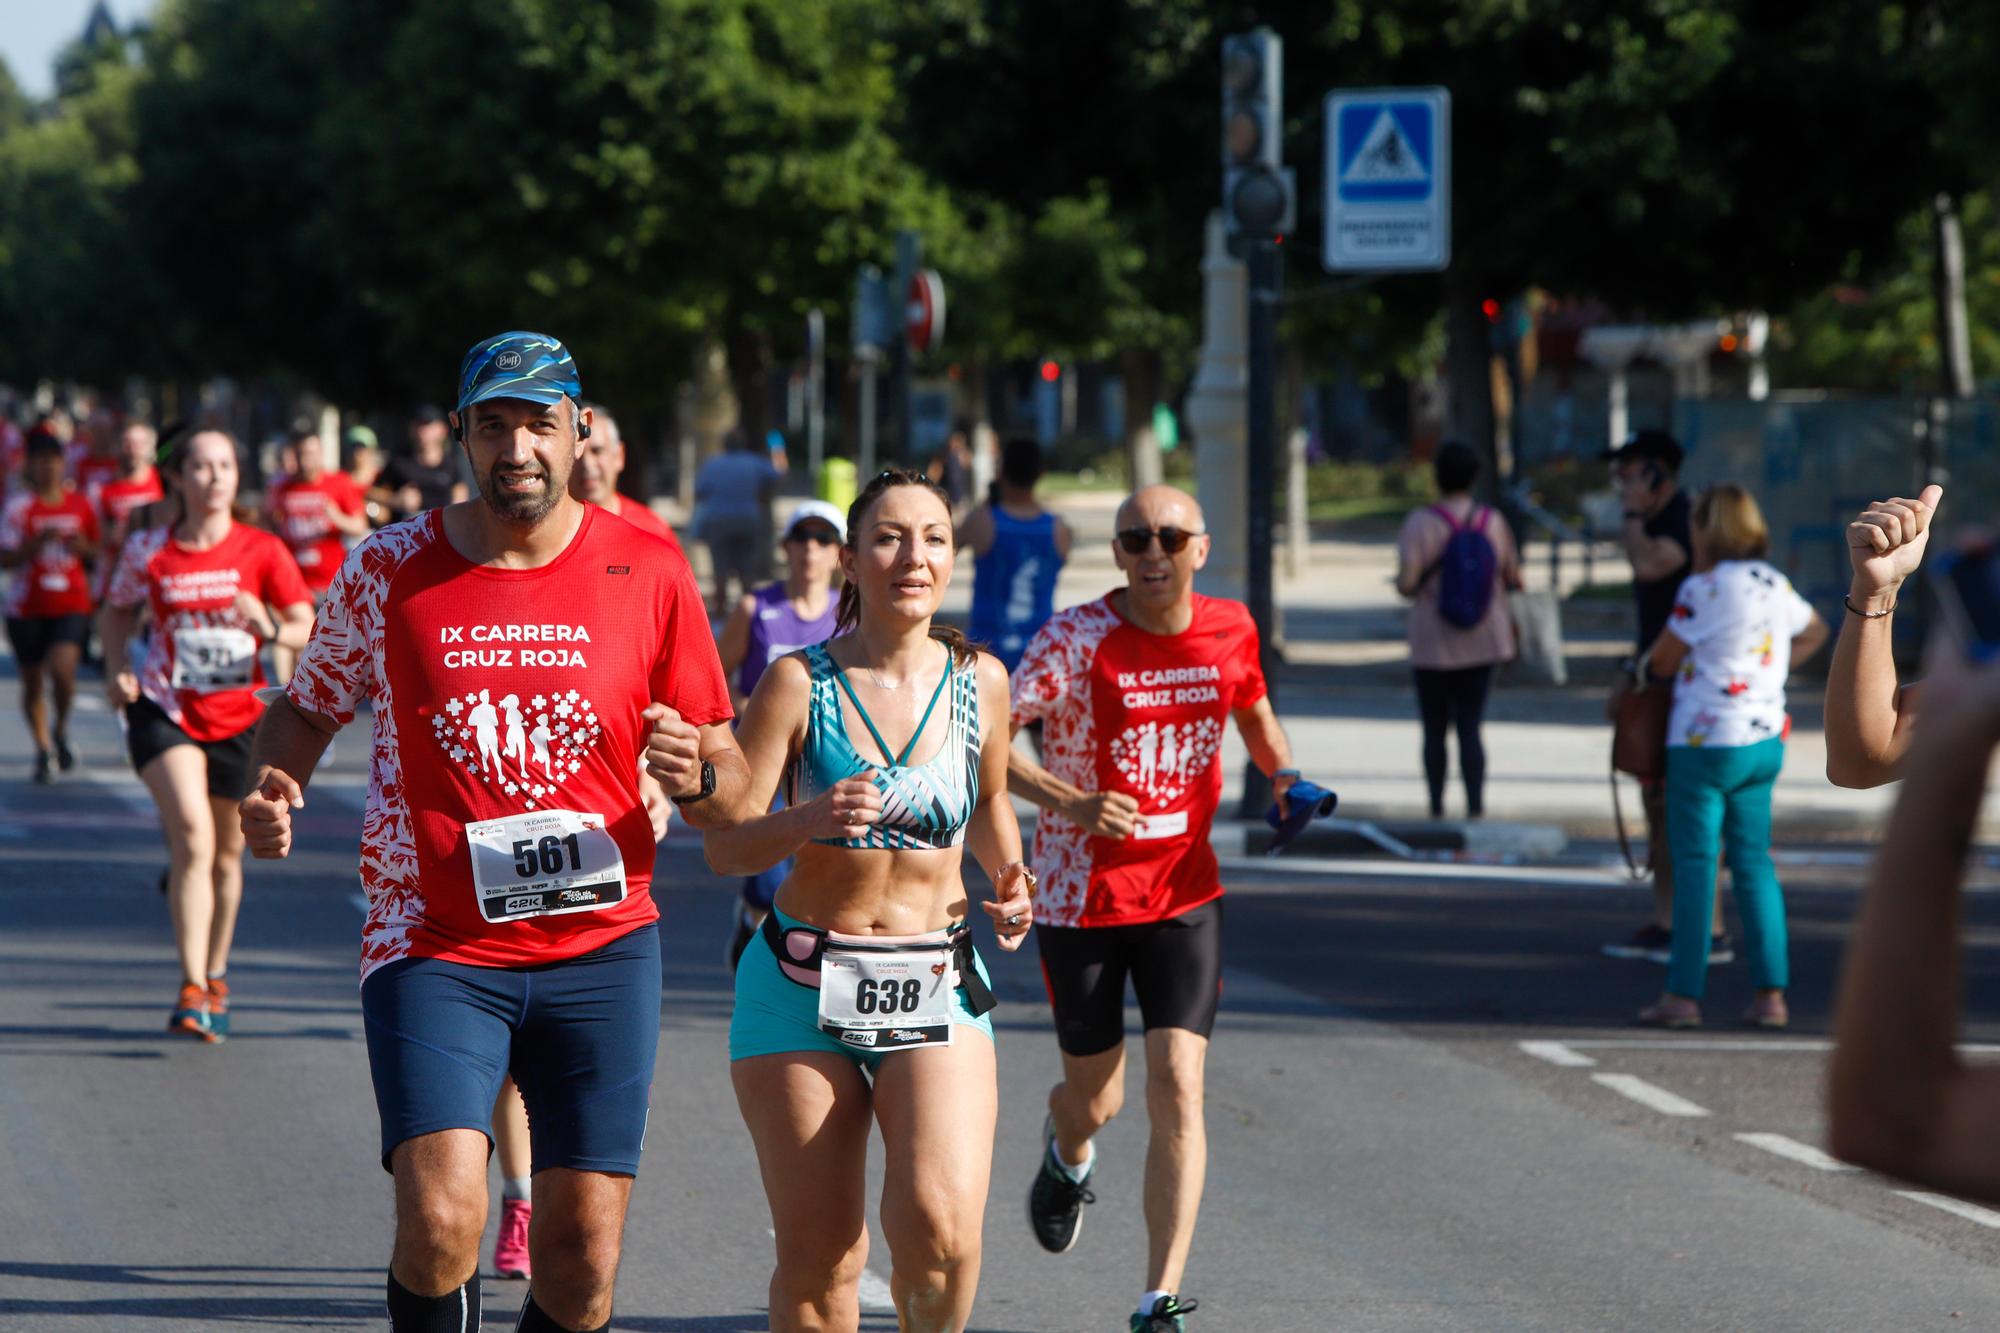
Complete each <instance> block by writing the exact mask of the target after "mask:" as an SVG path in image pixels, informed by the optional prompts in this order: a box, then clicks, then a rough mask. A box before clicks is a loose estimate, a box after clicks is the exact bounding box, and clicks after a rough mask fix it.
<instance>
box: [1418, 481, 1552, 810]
mask: <svg viewBox="0 0 2000 1333" xmlns="http://www.w3.org/2000/svg"><path fill="white" fill-rule="evenodd" d="M1479 466H1480V462H1479V455H1478V454H1476V453H1474V452H1473V451H1472V450H1471V449H1470V448H1468V447H1467V446H1465V445H1463V444H1459V443H1456V442H1452V443H1447V444H1444V445H1442V446H1440V447H1439V449H1438V452H1437V458H1436V459H1435V461H1434V462H1433V463H1432V470H1433V472H1434V473H1435V475H1436V477H1437V487H1438V502H1437V503H1436V504H1434V505H1426V506H1425V507H1424V508H1422V509H1418V510H1415V511H1413V512H1412V513H1411V514H1410V516H1409V517H1408V518H1406V519H1404V520H1403V531H1402V534H1401V535H1400V536H1399V537H1398V538H1397V540H1396V591H1397V592H1399V593H1401V594H1402V595H1403V596H1405V597H1407V598H1409V599H1410V613H1409V618H1408V621H1407V630H1408V633H1409V640H1410V666H1411V667H1412V668H1413V670H1414V673H1415V675H1416V683H1417V711H1418V713H1419V715H1420V716H1421V717H1422V718H1423V724H1424V778H1425V780H1426V781H1427V782H1428V783H1429V785H1430V800H1431V818H1433V819H1438V818H1442V817H1443V815H1444V787H1445V777H1446V773H1447V769H1446V762H1445V733H1446V731H1447V730H1449V729H1452V728H1454V727H1455V728H1456V730H1457V732H1458V768H1459V774H1460V776H1461V777H1462V778H1463V779H1464V781H1465V810H1466V814H1467V815H1468V816H1469V817H1471V818H1474V819H1477V818H1478V817H1479V816H1480V815H1482V814H1484V813H1485V808H1486V802H1485V786H1486V747H1485V744H1484V743H1483V742H1482V741H1481V739H1480V735H1479V725H1480V722H1481V720H1482V719H1483V717H1484V716H1485V712H1486V695H1487V691H1488V690H1489V689H1490V688H1491V687H1492V684H1493V668H1494V667H1495V666H1497V665H1499V664H1500V663H1502V662H1507V661H1511V660H1512V659H1513V657H1514V623H1513V621H1512V620H1511V619H1510V618H1509V617H1508V614H1507V599H1506V598H1505V597H1504V596H1502V595H1501V594H1502V593H1503V592H1504V590H1506V589H1508V588H1518V587H1520V586H1521V573H1520V562H1519V557H1518V555H1517V553H1516V550H1515V546H1514V534H1513V533H1512V532H1511V531H1510V530H1509V529H1508V527H1507V520H1506V519H1505V518H1503V517H1502V516H1501V515H1500V514H1499V513H1498V512H1496V511H1495V510H1494V509H1493V508H1492V506H1490V505H1483V504H1480V503H1479V502H1478V501H1477V500H1475V499H1473V498H1472V483H1473V482H1474V481H1476V480H1478V478H1479Z"/></svg>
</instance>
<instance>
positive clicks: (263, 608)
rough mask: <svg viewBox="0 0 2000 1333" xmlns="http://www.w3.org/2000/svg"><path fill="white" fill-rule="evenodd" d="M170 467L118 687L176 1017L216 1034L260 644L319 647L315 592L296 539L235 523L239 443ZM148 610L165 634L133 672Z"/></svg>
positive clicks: (223, 442) (129, 558) (182, 454)
mask: <svg viewBox="0 0 2000 1333" xmlns="http://www.w3.org/2000/svg"><path fill="white" fill-rule="evenodd" d="M163 466H164V467H165V469H166V471H167V472H168V473H169V474H171V475H172V476H173V477H174V480H175V487H174V491H175V498H174V502H173V504H172V505H171V506H170V510H169V512H170V514H171V518H170V520H169V522H168V523H167V525H166V526H164V527H158V528H149V529H147V530H145V531H143V532H138V533H134V534H133V535H132V536H131V537H129V538H128V539H127V540H126V542H125V549H124V552H123V553H122V554H121V555H120V557H119V560H118V568H117V571H116V573H114V574H113V575H112V578H111V587H110V589H109V591H108V592H107V593H106V594H105V607H104V626H103V627H104V686H105V694H106V696H107V697H108V698H109V699H110V701H111V706H112V707H113V708H119V709H123V710H124V713H125V727H126V736H125V739H126V746H127V749H128V750H129V752H130V754H131V757H132V767H133V768H135V769H137V770H138V773H139V778H140V780H141V781H143V782H144V783H145V784H146V790H148V791H149V792H151V793H152V796H153V803H154V804H155V805H156V806H158V807H159V811H160V826H161V829H162V831H163V832H164V833H165V835H166V841H167V851H168V855H169V865H168V871H167V903H168V907H169V909H170V910H171V912H172V915H173V922H174V942H175V945H176V947H177V949H178V951H179V954H180V964H181V989H180V995H179V997H178V999H177V1000H176V1001H175V1003H174V1008H173V1012H172V1014H171V1015H170V1017H169V1018H168V1020H167V1026H168V1028H169V1030H171V1031H174V1032H180V1033H184V1034H186V1035H187V1036H190V1037H194V1038H196V1039H197V1040H200V1041H206V1042H218V1041H221V1040H222V1039H223V1038H225V1037H227V1036H228V1035H229V982H228V979H227V974H228V970H229V949H230V945H231V943H232V942H233V940H234V938H235V933H236V914H237V911H238V909H239V908H240V907H241V905H242V901H243V836H242V833H241V831H240V830H239V828H238V825H237V820H236V818H235V815H236V803H237V802H238V801H239V800H241V799H242V798H243V796H244V794H245V793H246V792H248V791H249V790H250V767H249V763H250V738H251V733H252V732H253V731H254V729H255V728H256V725H257V721H258V719H259V718H261V717H262V716H263V713H264V705H263V704H262V703H260V702H258V700H257V696H256V694H255V693H254V691H255V690H256V689H257V688H258V687H259V686H261V685H263V684H264V683H265V679H264V668H263V665H262V662H261V660H260V658H261V651H262V648H263V645H264V644H265V643H267V642H275V643H278V644H282V645H286V646H289V647H290V648H292V649H293V650H296V649H298V648H300V647H302V646H303V645H304V644H305V641H306V635H307V633H308V632H309V631H310V630H311V628H312V598H311V596H310V594H308V593H307V591H306V586H305V582H304V580H302V579H301V578H300V577H299V567H298V565H297V564H296V563H294V562H293V560H292V557H291V553H290V552H288V551H287V550H286V549H285V546H284V543H282V542H280V541H279V540H278V539H277V538H276V537H273V536H272V535H271V534H270V533H268V532H265V531H263V530H262V529H260V528H253V527H250V526H248V525H247V524H242V523H238V522H237V521H236V519H235V516H234V513H233V508H234V505H235V503H236V488H237V478H238V473H237V451H236V441H235V440H233V439H231V438H230V437H229V436H228V435H227V434H225V433H224V432H222V431H219V430H204V431H198V432H196V433H195V434H194V435H192V436H190V437H188V438H187V439H186V440H185V441H184V442H182V443H180V444H179V445H177V446H175V448H174V449H173V450H172V451H171V452H170V453H169V454H168V455H167V458H166V460H165V461H164V464H163ZM142 608H144V609H145V610H146V611H147V612H148V613H149V614H150V615H151V617H152V624H153V641H152V645H151V647H150V648H149V649H148V651H147V653H146V657H145V662H144V664H143V665H142V666H141V667H140V668H139V669H138V670H137V671H136V672H135V671H134V670H133V668H132V662H131V653H130V649H131V641H132V632H133V629H134V628H135V626H136V625H137V623H138V619H139V612H140V610H141V609H142Z"/></svg>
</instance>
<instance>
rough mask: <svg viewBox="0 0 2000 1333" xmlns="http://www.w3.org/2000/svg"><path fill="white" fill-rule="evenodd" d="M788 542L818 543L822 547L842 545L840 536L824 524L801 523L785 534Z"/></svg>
mask: <svg viewBox="0 0 2000 1333" xmlns="http://www.w3.org/2000/svg"><path fill="white" fill-rule="evenodd" d="M785 540H786V541H788V542H818V543H819V544H820V545H821V546H838V545H840V534H839V533H837V532H835V531H834V530H833V529H832V528H829V527H827V526H826V525H825V524H824V523H801V524H799V525H798V526H797V527H796V528H793V529H792V530H791V531H790V532H788V533H786V534H785Z"/></svg>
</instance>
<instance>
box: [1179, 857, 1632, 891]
mask: <svg viewBox="0 0 2000 1333" xmlns="http://www.w3.org/2000/svg"><path fill="white" fill-rule="evenodd" d="M1216 859H1217V860H1218V861H1220V862H1221V865H1222V868H1223V869H1224V870H1240V871H1261V872H1263V873H1265V874H1290V873H1293V872H1296V873H1298V874H1302V875H1346V876H1349V877H1352V878H1356V879H1429V880H1491V881H1497V882H1500V883H1523V884H1530V885H1541V886H1543V887H1548V888H1571V889H1626V888H1630V887H1632V883H1633V881H1632V879H1631V877H1630V876H1628V875H1607V874H1605V873H1603V872H1602V871H1599V870H1592V869H1589V868H1585V867H1577V866H1506V865H1479V864H1475V863H1472V862H1461V861H1391V860H1389V859H1387V858H1386V857H1380V856H1317V857H1314V856H1221V857H1218V858H1216Z"/></svg>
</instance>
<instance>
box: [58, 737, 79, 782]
mask: <svg viewBox="0 0 2000 1333" xmlns="http://www.w3.org/2000/svg"><path fill="white" fill-rule="evenodd" d="M56 767H57V768H60V769H61V770H62V771H63V772H65V773H67V772H69V771H70V770H71V769H73V768H75V767H76V751H75V750H72V749H70V748H69V737H67V736H58V737H56Z"/></svg>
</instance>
